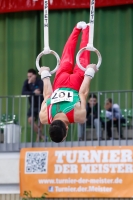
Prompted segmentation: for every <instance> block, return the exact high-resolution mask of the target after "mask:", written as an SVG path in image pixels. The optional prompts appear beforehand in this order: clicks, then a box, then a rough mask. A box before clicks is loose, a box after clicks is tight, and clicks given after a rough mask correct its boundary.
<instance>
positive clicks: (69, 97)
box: [51, 90, 73, 104]
mask: <svg viewBox="0 0 133 200" xmlns="http://www.w3.org/2000/svg"><path fill="white" fill-rule="evenodd" d="M61 101H70V102H72V101H73V92H70V91H66V90H65V91H64V90H58V91H57V90H55V91H54V93H53V94H52V96H51V104H54V103H57V102H61Z"/></svg>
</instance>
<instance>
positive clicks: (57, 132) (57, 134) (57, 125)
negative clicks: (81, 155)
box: [49, 120, 68, 143]
mask: <svg viewBox="0 0 133 200" xmlns="http://www.w3.org/2000/svg"><path fill="white" fill-rule="evenodd" d="M67 132H68V126H66V124H65V123H64V122H63V121H61V120H54V121H53V122H52V123H51V124H50V127H49V135H50V138H51V140H52V141H53V142H56V143H59V142H63V141H64V140H65V139H66V137H67Z"/></svg>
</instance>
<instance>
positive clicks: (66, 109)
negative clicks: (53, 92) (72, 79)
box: [46, 88, 80, 124]
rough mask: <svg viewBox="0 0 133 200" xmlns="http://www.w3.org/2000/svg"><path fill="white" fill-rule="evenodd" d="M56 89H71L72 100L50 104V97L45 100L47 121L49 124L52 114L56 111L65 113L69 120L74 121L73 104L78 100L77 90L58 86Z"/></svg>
mask: <svg viewBox="0 0 133 200" xmlns="http://www.w3.org/2000/svg"><path fill="white" fill-rule="evenodd" d="M58 90H64V91H71V92H73V101H72V102H68V101H61V102H58V103H54V104H51V97H50V98H48V99H47V100H46V104H47V113H48V123H49V124H51V122H52V120H53V118H54V116H55V115H56V114H57V113H61V112H63V113H65V114H66V116H67V118H68V120H69V122H70V123H74V106H75V104H76V103H77V102H79V101H80V98H79V94H78V91H76V90H73V89H71V88H59V89H58Z"/></svg>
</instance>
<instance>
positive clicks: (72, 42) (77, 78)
mask: <svg viewBox="0 0 133 200" xmlns="http://www.w3.org/2000/svg"><path fill="white" fill-rule="evenodd" d="M80 32H81V29H78V28H76V27H75V28H74V29H73V32H72V33H71V35H70V37H69V38H68V40H67V42H66V45H65V47H64V50H63V53H62V57H61V62H60V66H59V68H58V70H57V72H56V75H55V79H54V83H53V91H54V90H56V89H58V88H62V87H65V88H72V89H74V90H77V91H79V89H80V86H81V84H82V81H83V79H84V71H83V70H81V69H80V68H79V67H78V66H77V64H76V65H75V67H74V54H75V49H76V44H77V41H78V36H79V34H80ZM88 36H89V27H88V26H87V27H86V28H85V29H83V30H82V37H81V42H80V49H82V48H83V47H86V46H87V44H88ZM80 63H81V65H82V66H83V67H86V66H87V65H88V64H89V63H90V52H89V51H87V50H86V51H84V52H83V53H82V54H81V56H80Z"/></svg>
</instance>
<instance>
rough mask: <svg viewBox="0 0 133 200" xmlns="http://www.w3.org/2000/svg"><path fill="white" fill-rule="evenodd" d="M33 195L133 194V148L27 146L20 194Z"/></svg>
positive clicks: (53, 196) (127, 195) (121, 195)
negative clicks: (29, 193) (27, 193)
mask: <svg viewBox="0 0 133 200" xmlns="http://www.w3.org/2000/svg"><path fill="white" fill-rule="evenodd" d="M24 191H31V193H32V196H33V197H41V196H42V194H43V193H47V194H48V196H47V198H48V197H49V198H68V197H72V198H87V197H88V198H89V197H123V198H124V197H128V198H130V197H133V147H129V146H121V147H119V146H118V147H117V146H114V147H107V146H105V147H70V148H67V147H64V148H25V149H22V150H21V152H20V193H21V196H23V194H24Z"/></svg>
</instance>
